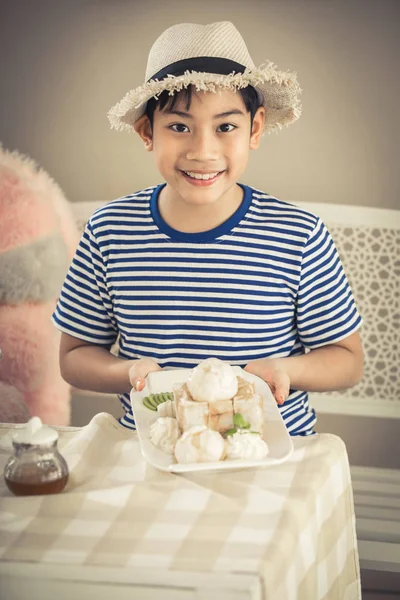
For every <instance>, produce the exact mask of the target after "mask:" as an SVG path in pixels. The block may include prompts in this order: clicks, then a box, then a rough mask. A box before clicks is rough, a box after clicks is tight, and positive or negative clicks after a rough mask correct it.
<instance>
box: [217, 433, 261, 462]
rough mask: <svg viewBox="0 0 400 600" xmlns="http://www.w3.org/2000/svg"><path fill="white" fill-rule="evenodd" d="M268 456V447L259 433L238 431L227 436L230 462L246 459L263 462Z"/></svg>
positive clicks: (227, 451) (227, 452) (227, 453)
mask: <svg viewBox="0 0 400 600" xmlns="http://www.w3.org/2000/svg"><path fill="white" fill-rule="evenodd" d="M267 454H268V446H267V444H266V443H265V442H264V440H263V439H262V438H261V436H260V435H258V434H257V433H250V432H249V431H238V432H237V433H234V434H233V435H229V436H227V449H226V456H227V458H229V459H230V460H235V459H238V458H246V459H249V460H262V459H263V458H265V457H266V456H267Z"/></svg>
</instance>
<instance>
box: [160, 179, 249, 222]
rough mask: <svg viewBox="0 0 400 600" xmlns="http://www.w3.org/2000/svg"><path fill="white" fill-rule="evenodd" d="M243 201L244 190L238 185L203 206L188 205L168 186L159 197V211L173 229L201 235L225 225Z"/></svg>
mask: <svg viewBox="0 0 400 600" xmlns="http://www.w3.org/2000/svg"><path fill="white" fill-rule="evenodd" d="M242 201H243V189H242V188H241V187H240V186H239V185H237V184H235V185H233V186H232V187H231V188H230V189H229V190H227V192H226V193H225V194H224V196H222V197H221V198H219V200H218V201H216V202H213V203H212V204H201V205H193V204H188V203H187V202H185V200H183V198H181V197H180V196H179V195H176V194H175V192H174V190H172V189H171V188H170V187H169V186H168V184H167V185H166V186H165V188H163V189H162V190H161V193H160V195H159V198H158V210H159V212H160V215H161V217H162V219H163V220H164V221H165V223H167V225H169V226H170V227H172V228H173V229H176V230H177V231H180V232H182V233H201V232H203V231H210V230H211V229H215V227H219V226H220V225H222V223H225V221H227V220H228V219H229V218H230V217H231V216H232V215H233V214H234V213H235V212H236V211H237V209H238V208H239V206H240V205H241V203H242Z"/></svg>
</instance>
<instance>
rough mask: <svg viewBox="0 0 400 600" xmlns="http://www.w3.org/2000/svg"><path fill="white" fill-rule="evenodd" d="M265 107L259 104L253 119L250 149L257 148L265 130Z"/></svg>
mask: <svg viewBox="0 0 400 600" xmlns="http://www.w3.org/2000/svg"><path fill="white" fill-rule="evenodd" d="M264 123H265V108H264V107H263V106H259V107H258V108H257V110H256V114H255V115H254V119H253V126H252V129H251V135H250V150H256V149H257V148H258V147H259V145H260V142H261V136H262V134H263V131H264Z"/></svg>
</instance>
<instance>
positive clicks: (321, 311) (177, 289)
mask: <svg viewBox="0 0 400 600" xmlns="http://www.w3.org/2000/svg"><path fill="white" fill-rule="evenodd" d="M162 187H163V186H157V187H155V188H148V189H146V190H143V191H140V192H137V193H135V194H132V195H129V196H126V197H124V198H120V199H118V200H114V201H113V202H110V203H109V204H107V205H106V206H104V207H102V208H100V209H98V210H97V211H96V212H95V213H94V214H93V216H92V217H91V219H90V220H89V222H88V224H87V226H86V228H85V231H84V233H83V235H82V238H81V241H80V244H79V247H78V249H77V252H76V255H75V257H74V260H73V262H72V264H71V267H70V269H69V271H68V274H67V276H66V280H65V283H64V286H63V288H62V291H61V295H60V300H59V302H58V305H57V308H56V310H55V312H54V315H53V322H54V324H55V325H56V327H58V328H59V329H60V330H61V331H64V332H66V333H69V334H70V335H73V336H75V337H78V338H80V339H83V340H86V341H88V342H92V343H94V344H100V345H106V346H108V345H111V344H112V343H113V342H114V341H115V340H116V338H117V336H118V334H120V341H119V343H120V351H119V352H120V356H121V357H123V358H126V359H135V358H140V357H151V358H153V359H154V360H155V361H156V362H157V363H159V364H160V365H161V366H162V367H168V368H187V367H189V368H190V367H193V366H195V365H196V364H198V363H199V362H200V361H201V360H203V359H205V358H207V357H210V356H215V357H218V358H220V359H222V360H225V361H228V362H229V363H230V364H232V365H240V366H244V365H246V364H247V363H248V362H250V361H251V360H255V359H258V358H263V357H269V356H271V357H286V356H293V355H300V354H303V353H304V352H305V349H306V348H309V349H312V348H317V347H318V346H323V345H325V344H328V343H331V342H334V341H338V340H340V339H343V338H345V337H346V336H348V335H350V334H351V333H352V332H354V331H355V330H356V329H358V327H359V326H360V324H361V318H360V316H359V314H358V312H357V309H356V306H355V303H354V299H353V296H352V293H351V290H350V288H349V285H348V282H347V279H346V276H345V274H344V271H343V267H342V264H341V262H340V259H339V256H338V253H337V251H336V248H335V246H334V244H333V241H332V239H331V237H330V235H329V233H328V231H327V230H326V228H325V226H324V224H323V223H322V222H321V220H320V219H319V218H318V217H316V216H315V215H313V214H311V213H309V212H307V211H305V210H302V209H300V208H298V207H295V206H293V205H291V204H289V203H287V202H283V201H280V200H278V199H276V198H274V197H272V196H269V195H267V194H265V193H263V192H260V191H257V190H255V189H253V188H250V187H247V186H242V188H243V190H244V198H243V202H242V204H241V206H240V207H239V209H238V210H237V211H236V212H235V213H234V215H232V217H231V218H230V219H229V220H228V221H226V222H225V223H223V224H222V225H221V226H219V227H217V228H215V229H213V230H211V231H208V232H205V233H195V234H188V233H182V232H179V231H176V230H174V229H171V228H170V227H169V226H168V225H167V224H166V223H165V222H164V221H163V220H162V217H161V215H160V213H159V211H158V201H157V200H158V194H159V192H160V190H161V189H162ZM120 400H121V402H122V405H123V407H124V409H125V410H126V413H127V414H126V416H125V417H124V418H123V419H122V422H123V424H125V425H127V426H128V427H133V426H134V420H133V415H132V413H131V409H130V403H129V395H128V394H124V395H122V396H121V397H120ZM280 410H281V413H282V416H283V418H284V420H285V423H286V425H287V427H288V430H289V432H290V433H291V434H302V435H307V434H309V433H311V432H312V429H313V426H314V424H315V422H316V416H315V413H314V411H313V410H312V409H310V408H309V406H308V396H307V393H306V392H302V391H295V390H291V394H290V396H289V398H288V400H287V401H286V402H285V404H284V405H283V407H281V408H280Z"/></svg>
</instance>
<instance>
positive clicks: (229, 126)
mask: <svg viewBox="0 0 400 600" xmlns="http://www.w3.org/2000/svg"><path fill="white" fill-rule="evenodd" d="M234 129H236V125H232V123H223V124H222V125H220V126H219V127H218V128H217V131H221V132H222V133H228V132H229V131H233V130H234Z"/></svg>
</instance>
